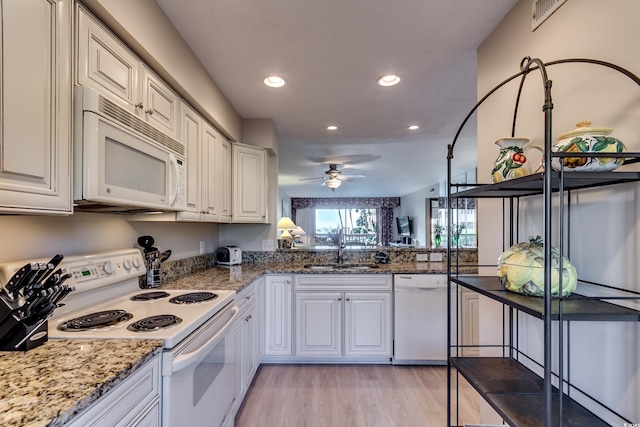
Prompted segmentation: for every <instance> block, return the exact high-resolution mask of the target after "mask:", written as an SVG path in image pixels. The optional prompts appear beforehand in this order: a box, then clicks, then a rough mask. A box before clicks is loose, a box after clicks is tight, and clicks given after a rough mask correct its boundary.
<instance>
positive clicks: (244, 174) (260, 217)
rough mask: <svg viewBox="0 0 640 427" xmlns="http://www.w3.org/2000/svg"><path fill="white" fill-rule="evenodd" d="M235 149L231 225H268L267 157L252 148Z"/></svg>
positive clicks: (263, 152)
mask: <svg viewBox="0 0 640 427" xmlns="http://www.w3.org/2000/svg"><path fill="white" fill-rule="evenodd" d="M232 146H233V182H232V187H233V196H232V204H231V206H232V209H233V214H232V218H231V222H237V223H246V222H256V223H266V222H267V211H266V203H265V200H266V192H267V185H266V182H267V180H266V165H267V153H266V151H265V150H264V149H262V148H257V147H253V146H251V145H245V144H239V143H235V144H232Z"/></svg>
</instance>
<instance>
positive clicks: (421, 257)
mask: <svg viewBox="0 0 640 427" xmlns="http://www.w3.org/2000/svg"><path fill="white" fill-rule="evenodd" d="M416 261H429V254H416Z"/></svg>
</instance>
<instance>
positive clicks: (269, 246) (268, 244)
mask: <svg viewBox="0 0 640 427" xmlns="http://www.w3.org/2000/svg"><path fill="white" fill-rule="evenodd" d="M273 247H274V244H273V240H263V241H262V250H263V251H273V250H274V249H273Z"/></svg>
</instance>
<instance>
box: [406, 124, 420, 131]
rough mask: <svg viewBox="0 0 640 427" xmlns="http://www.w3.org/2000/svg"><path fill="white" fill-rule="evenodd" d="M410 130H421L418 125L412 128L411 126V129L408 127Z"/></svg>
mask: <svg viewBox="0 0 640 427" xmlns="http://www.w3.org/2000/svg"><path fill="white" fill-rule="evenodd" d="M408 129H409V130H418V129H420V126H418V125H411V126H409V127H408Z"/></svg>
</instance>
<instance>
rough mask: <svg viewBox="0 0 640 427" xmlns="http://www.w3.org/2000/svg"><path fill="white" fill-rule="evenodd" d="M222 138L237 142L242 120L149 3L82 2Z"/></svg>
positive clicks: (144, 0)
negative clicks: (212, 125)
mask: <svg viewBox="0 0 640 427" xmlns="http://www.w3.org/2000/svg"><path fill="white" fill-rule="evenodd" d="M82 2H83V3H84V4H86V5H87V7H89V8H90V9H91V10H92V11H93V12H94V13H95V14H96V15H97V16H98V17H99V18H100V19H101V20H103V21H104V22H105V24H107V26H108V27H109V28H110V29H111V30H112V31H113V32H115V33H116V34H117V35H118V36H119V37H120V38H121V39H122V40H124V41H125V42H126V43H127V44H128V45H129V47H131V48H132V49H133V50H134V51H135V52H136V54H137V55H138V56H140V57H141V58H142V59H143V60H144V61H145V62H146V63H148V64H149V65H150V66H151V68H153V69H154V71H155V72H157V73H158V74H159V75H160V76H161V77H162V78H163V79H165V80H166V81H167V82H168V83H169V84H171V86H172V87H174V89H176V90H177V91H178V92H179V93H180V95H181V96H182V97H184V98H185V99H186V100H187V101H188V102H189V103H190V104H191V105H192V106H193V107H194V108H196V109H197V110H198V111H199V112H200V113H201V114H202V115H203V116H205V117H206V118H207V119H208V120H209V121H211V122H212V123H213V124H214V125H215V126H216V127H217V128H218V129H219V130H220V131H221V132H222V133H223V134H224V135H225V136H226V137H227V138H229V139H230V140H232V141H242V119H241V117H240V115H239V114H238V113H237V112H236V110H235V109H234V107H233V105H231V103H230V102H229V100H227V98H226V97H225V95H224V94H223V93H222V92H221V91H220V89H219V88H218V86H216V84H215V82H214V81H213V80H211V77H210V76H209V74H208V73H207V71H206V70H205V69H204V67H203V66H202V64H201V63H200V61H199V60H198V59H197V58H196V56H195V55H194V54H193V52H192V51H191V49H190V48H189V47H188V46H187V44H186V43H185V41H184V40H183V39H182V37H181V36H180V34H179V33H178V31H177V30H176V29H175V28H174V27H173V25H172V24H171V22H170V21H169V19H168V18H167V16H166V15H165V14H164V11H163V10H162V9H161V8H160V6H159V5H158V4H157V3H156V2H155V1H154V0H134V1H131V0H82Z"/></svg>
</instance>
